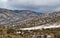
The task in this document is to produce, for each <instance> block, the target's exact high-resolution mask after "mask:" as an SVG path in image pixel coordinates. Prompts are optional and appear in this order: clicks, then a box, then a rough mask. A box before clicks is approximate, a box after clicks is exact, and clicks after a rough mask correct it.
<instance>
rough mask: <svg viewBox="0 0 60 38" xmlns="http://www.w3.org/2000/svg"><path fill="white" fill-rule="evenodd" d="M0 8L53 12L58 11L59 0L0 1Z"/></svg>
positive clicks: (59, 8) (59, 7)
mask: <svg viewBox="0 0 60 38" xmlns="http://www.w3.org/2000/svg"><path fill="white" fill-rule="evenodd" d="M0 8H6V9H13V10H15V9H17V10H33V11H38V12H53V11H60V0H0Z"/></svg>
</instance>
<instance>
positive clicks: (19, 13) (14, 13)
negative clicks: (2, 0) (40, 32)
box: [0, 8, 43, 24]
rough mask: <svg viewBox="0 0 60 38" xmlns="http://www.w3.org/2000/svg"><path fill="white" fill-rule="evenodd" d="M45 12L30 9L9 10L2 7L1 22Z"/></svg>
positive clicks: (31, 16)
mask: <svg viewBox="0 0 60 38" xmlns="http://www.w3.org/2000/svg"><path fill="white" fill-rule="evenodd" d="M42 14H43V13H39V14H38V13H37V12H34V11H30V10H9V9H2V8H0V24H8V23H12V22H15V21H17V20H19V21H20V20H24V19H28V18H33V17H38V16H40V15H42Z"/></svg>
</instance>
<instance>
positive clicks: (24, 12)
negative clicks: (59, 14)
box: [13, 10, 44, 18]
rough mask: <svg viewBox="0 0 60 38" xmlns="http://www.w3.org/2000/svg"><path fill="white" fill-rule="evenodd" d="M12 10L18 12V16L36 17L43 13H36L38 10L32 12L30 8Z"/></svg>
mask: <svg viewBox="0 0 60 38" xmlns="http://www.w3.org/2000/svg"><path fill="white" fill-rule="evenodd" d="M13 12H15V13H18V14H19V15H20V16H22V17H24V18H31V17H36V16H40V15H42V14H44V13H40V12H39V13H38V12H34V11H31V10H14V11H13Z"/></svg>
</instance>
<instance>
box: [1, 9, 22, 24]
mask: <svg viewBox="0 0 60 38" xmlns="http://www.w3.org/2000/svg"><path fill="white" fill-rule="evenodd" d="M20 18H21V17H19V16H18V15H17V14H15V13H14V12H11V11H9V10H7V9H1V8H0V24H7V23H11V22H14V21H17V20H19V19H20Z"/></svg>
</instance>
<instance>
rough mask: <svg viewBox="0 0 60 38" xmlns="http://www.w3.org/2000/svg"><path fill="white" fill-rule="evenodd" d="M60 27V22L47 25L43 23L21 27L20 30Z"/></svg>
mask: <svg viewBox="0 0 60 38" xmlns="http://www.w3.org/2000/svg"><path fill="white" fill-rule="evenodd" d="M59 27H60V24H53V25H50V24H47V25H41V26H36V27H29V28H20V30H37V29H40V30H42V29H43V28H44V29H47V28H59Z"/></svg>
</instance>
